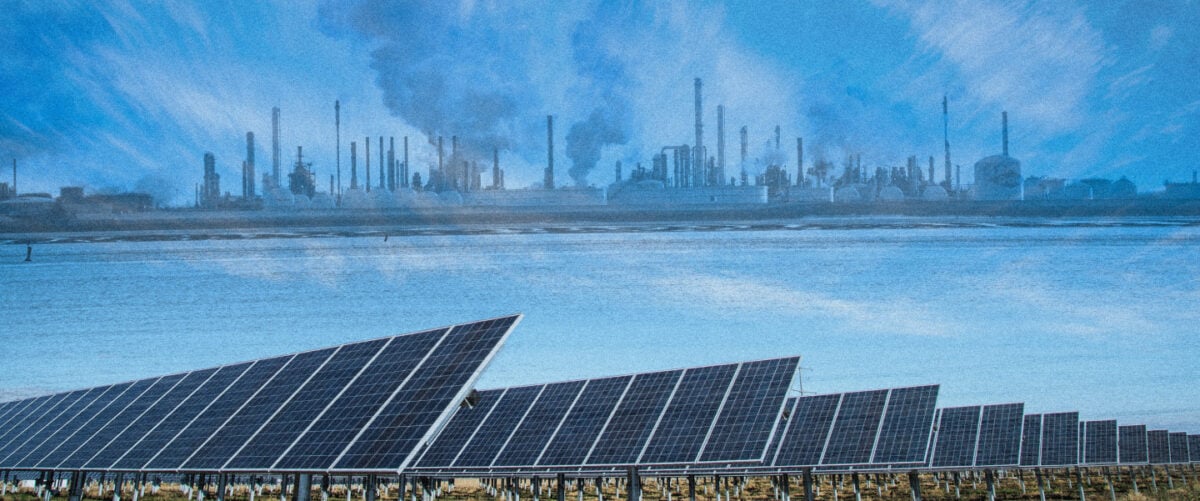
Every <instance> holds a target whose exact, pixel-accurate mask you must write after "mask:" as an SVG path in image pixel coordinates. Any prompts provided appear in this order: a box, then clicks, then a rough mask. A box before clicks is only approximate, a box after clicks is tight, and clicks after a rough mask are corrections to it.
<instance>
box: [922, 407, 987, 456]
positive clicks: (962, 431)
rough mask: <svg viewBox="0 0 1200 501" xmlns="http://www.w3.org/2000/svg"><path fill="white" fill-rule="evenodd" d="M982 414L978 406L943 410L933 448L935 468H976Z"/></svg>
mask: <svg viewBox="0 0 1200 501" xmlns="http://www.w3.org/2000/svg"><path fill="white" fill-rule="evenodd" d="M981 412H982V408H981V407H980V406H978V405H972V406H969V407H950V408H946V409H942V412H941V416H942V417H941V423H939V424H938V432H937V440H936V441H935V442H934V446H933V466H934V467H935V468H945V467H955V466H958V467H970V466H974V464H975V445H976V442H977V441H978V440H979V419H980V413H981Z"/></svg>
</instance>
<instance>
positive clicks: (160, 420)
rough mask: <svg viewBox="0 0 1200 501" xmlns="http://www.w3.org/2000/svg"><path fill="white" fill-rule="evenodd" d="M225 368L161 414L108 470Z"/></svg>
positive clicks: (218, 369)
mask: <svg viewBox="0 0 1200 501" xmlns="http://www.w3.org/2000/svg"><path fill="white" fill-rule="evenodd" d="M225 367H226V366H221V367H218V368H217V370H215V371H213V372H212V374H209V375H208V377H207V378H205V379H204V381H203V382H202V383H200V384H198V385H196V387H195V388H192V391H191V392H190V393H188V394H187V396H185V397H183V398H182V399H180V400H179V403H177V404H175V407H172V408H171V411H170V412H165V413H163V417H162V419H159V420H158V422H157V423H154V426H153V427H151V428H150V430H149V431H147V432H146V433H143V434H142V436H141V437H138V439H137V442H134V444H133V445H131V446H129V448H128V449H126V450H125V453H124V454H121V457H119V458H117V460H116V461H113V463H112V464H111V465H109V466H108V468H109V469H112V467H114V466H116V465H117V464H118V463H120V462H121V460H122V459H125V456H128V455H129V452H130V451H132V450H134V449H136V448H137V446H138V445H139V444H141V443H142V441H144V440H146V437H148V436H150V434H151V433H154V430H157V429H158V427H159V425H161V424H162V422H163V421H166V420H167V418H169V417H171V414H173V413H174V412H175V410H176V409H179V407H180V406H182V405H183V404H185V403H187V401H188V399H189V398H192V395H195V394H196V392H197V391H200V389H201V388H203V387H204V385H206V384H208V382H209V381H211V380H212V378H213V377H214V376H216V375H217V374H218V373H220V372H221V370H222V369H224V368H225ZM184 378H185V379H186V378H187V376H184ZM179 382H180V383H182V382H183V379H180V380H179ZM175 384H176V386H178V385H179V383H175ZM172 389H174V387H172ZM163 396H166V393H163ZM160 400H161V398H160ZM155 403H157V402H155ZM146 409H147V410H149V409H150V408H149V407H147V408H146Z"/></svg>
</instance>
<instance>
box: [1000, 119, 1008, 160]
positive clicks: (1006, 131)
mask: <svg viewBox="0 0 1200 501" xmlns="http://www.w3.org/2000/svg"><path fill="white" fill-rule="evenodd" d="M1000 116H1001V117H1003V118H1002V119H1003V121H1004V156H1006V157H1007V156H1008V112H1007V111H1005V112H1003V113H1001V114H1000Z"/></svg>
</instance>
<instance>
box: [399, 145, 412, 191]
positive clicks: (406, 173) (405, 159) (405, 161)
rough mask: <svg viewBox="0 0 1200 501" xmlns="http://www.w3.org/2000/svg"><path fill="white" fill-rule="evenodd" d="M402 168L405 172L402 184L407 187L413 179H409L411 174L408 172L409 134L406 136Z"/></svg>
mask: <svg viewBox="0 0 1200 501" xmlns="http://www.w3.org/2000/svg"><path fill="white" fill-rule="evenodd" d="M402 170H403V173H402V174H401V177H402V179H401V180H400V186H405V187H407V186H408V185H409V184H410V183H411V181H409V175H410V174H409V173H408V136H404V168H403V169H402Z"/></svg>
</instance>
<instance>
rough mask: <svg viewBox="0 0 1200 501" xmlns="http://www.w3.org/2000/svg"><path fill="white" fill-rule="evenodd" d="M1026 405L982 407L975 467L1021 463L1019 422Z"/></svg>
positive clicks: (1021, 419)
mask: <svg viewBox="0 0 1200 501" xmlns="http://www.w3.org/2000/svg"><path fill="white" fill-rule="evenodd" d="M1024 414H1025V404H999V405H985V406H983V418H982V419H981V420H980V422H979V445H978V446H976V448H975V466H1015V465H1018V464H1020V462H1021V422H1022V421H1023V419H1024Z"/></svg>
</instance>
